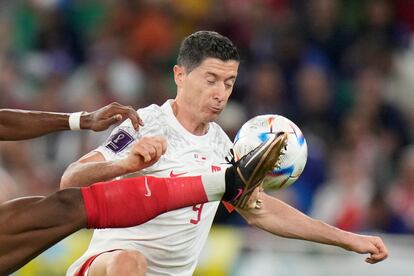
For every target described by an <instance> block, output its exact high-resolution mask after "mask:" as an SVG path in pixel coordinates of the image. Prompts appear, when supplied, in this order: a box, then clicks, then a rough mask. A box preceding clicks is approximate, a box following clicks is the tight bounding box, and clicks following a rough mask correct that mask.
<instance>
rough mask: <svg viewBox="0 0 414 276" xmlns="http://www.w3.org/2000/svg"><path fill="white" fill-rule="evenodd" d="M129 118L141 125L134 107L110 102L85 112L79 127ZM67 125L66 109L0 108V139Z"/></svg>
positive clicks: (93, 127)
mask: <svg viewBox="0 0 414 276" xmlns="http://www.w3.org/2000/svg"><path fill="white" fill-rule="evenodd" d="M127 118H129V119H131V121H132V124H133V126H134V127H135V129H138V125H139V124H141V125H142V121H141V120H140V119H139V117H138V114H137V112H136V111H135V110H134V109H133V108H132V107H128V106H123V105H120V104H118V103H111V104H109V105H107V106H104V107H102V108H101V109H99V110H96V111H94V112H91V113H87V112H85V113H84V114H83V115H82V116H81V118H80V127H81V128H82V129H91V130H94V131H101V130H105V129H107V128H108V127H109V126H111V125H113V124H115V123H118V122H121V121H123V120H125V119H127ZM68 129H69V114H67V113H55V112H44V111H28V110H17V109H0V140H22V139H29V138H35V137H38V136H41V135H45V134H48V133H51V132H56V131H61V130H68Z"/></svg>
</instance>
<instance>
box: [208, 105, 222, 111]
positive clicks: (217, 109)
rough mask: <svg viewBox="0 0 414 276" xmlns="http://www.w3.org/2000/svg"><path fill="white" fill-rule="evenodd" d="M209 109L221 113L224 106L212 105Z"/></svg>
mask: <svg viewBox="0 0 414 276" xmlns="http://www.w3.org/2000/svg"><path fill="white" fill-rule="evenodd" d="M209 109H210V110H211V111H213V112H214V113H220V112H221V111H223V108H220V107H214V106H210V107H209Z"/></svg>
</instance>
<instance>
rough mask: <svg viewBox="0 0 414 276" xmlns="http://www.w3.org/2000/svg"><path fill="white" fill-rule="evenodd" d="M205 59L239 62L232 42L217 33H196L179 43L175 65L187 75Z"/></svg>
mask: <svg viewBox="0 0 414 276" xmlns="http://www.w3.org/2000/svg"><path fill="white" fill-rule="evenodd" d="M205 58H217V59H220V60H222V61H228V60H236V61H240V56H239V53H238V51H237V48H236V47H235V46H234V45H233V42H231V40H230V39H229V38H227V37H225V36H223V35H221V34H219V33H217V32H213V31H198V32H195V33H193V34H191V35H189V36H187V37H186V38H185V39H184V40H183V41H182V42H181V46H180V51H179V52H178V57H177V64H178V65H180V66H183V67H184V68H185V69H186V71H187V73H189V72H191V71H192V70H193V69H194V68H196V67H197V66H198V65H200V64H201V63H202V62H203V60H204V59H205Z"/></svg>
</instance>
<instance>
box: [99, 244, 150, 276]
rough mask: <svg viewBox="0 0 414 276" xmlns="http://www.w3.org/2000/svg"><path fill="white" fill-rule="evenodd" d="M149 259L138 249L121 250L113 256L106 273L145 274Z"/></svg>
mask: <svg viewBox="0 0 414 276" xmlns="http://www.w3.org/2000/svg"><path fill="white" fill-rule="evenodd" d="M146 271H147V260H146V258H145V257H144V255H142V254H141V253H140V252H138V251H126V250H120V251H117V252H116V254H115V255H114V256H113V257H112V260H111V262H110V264H109V266H108V269H107V273H106V275H108V276H110V275H145V272H146Z"/></svg>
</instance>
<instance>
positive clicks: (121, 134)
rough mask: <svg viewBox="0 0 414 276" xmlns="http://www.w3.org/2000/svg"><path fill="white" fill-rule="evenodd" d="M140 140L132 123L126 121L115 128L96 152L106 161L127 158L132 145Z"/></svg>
mask: <svg viewBox="0 0 414 276" xmlns="http://www.w3.org/2000/svg"><path fill="white" fill-rule="evenodd" d="M138 139H139V132H137V131H135V129H134V127H133V126H132V123H131V121H130V120H129V119H128V120H125V121H124V122H123V123H122V124H121V125H119V126H118V127H116V128H114V130H113V131H112V132H111V134H110V135H109V137H108V138H107V139H106V141H105V142H104V143H103V144H102V145H101V146H99V147H98V148H97V149H95V151H97V152H99V153H101V154H102V155H103V156H104V158H105V160H116V159H122V158H125V157H126V156H127V155H128V152H129V151H130V149H131V147H132V145H133V144H134V143H135V142H136V141H137V140H138Z"/></svg>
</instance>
